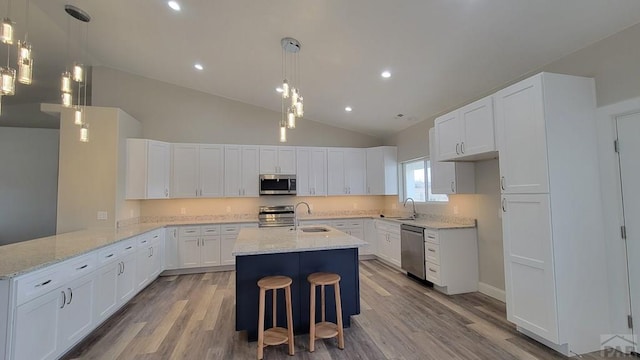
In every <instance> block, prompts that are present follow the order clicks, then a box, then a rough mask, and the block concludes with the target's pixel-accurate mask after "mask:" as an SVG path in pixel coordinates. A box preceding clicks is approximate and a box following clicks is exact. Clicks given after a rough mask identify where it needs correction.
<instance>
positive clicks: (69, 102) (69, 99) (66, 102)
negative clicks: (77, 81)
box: [62, 92, 73, 108]
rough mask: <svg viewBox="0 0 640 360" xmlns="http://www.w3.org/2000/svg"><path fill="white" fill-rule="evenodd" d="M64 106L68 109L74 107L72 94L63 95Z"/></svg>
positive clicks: (65, 93)
mask: <svg viewBox="0 0 640 360" xmlns="http://www.w3.org/2000/svg"><path fill="white" fill-rule="evenodd" d="M62 106H64V107H68V108H69V107H71V106H73V97H72V96H71V93H67V92H63V93H62Z"/></svg>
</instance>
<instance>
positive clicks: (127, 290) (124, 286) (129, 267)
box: [118, 248, 136, 307]
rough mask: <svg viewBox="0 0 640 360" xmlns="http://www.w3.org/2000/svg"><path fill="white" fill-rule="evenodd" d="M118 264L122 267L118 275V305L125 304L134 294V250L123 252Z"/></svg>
mask: <svg viewBox="0 0 640 360" xmlns="http://www.w3.org/2000/svg"><path fill="white" fill-rule="evenodd" d="M134 249H135V248H134ZM120 264H122V268H121V269H120V275H118V304H119V305H118V307H120V306H121V305H123V304H125V303H126V302H127V301H129V300H130V299H131V298H133V296H134V295H135V294H136V253H135V251H130V252H128V253H124V254H123V255H122V258H121V260H120Z"/></svg>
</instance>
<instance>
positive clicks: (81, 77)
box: [60, 5, 91, 125]
mask: <svg viewBox="0 0 640 360" xmlns="http://www.w3.org/2000/svg"><path fill="white" fill-rule="evenodd" d="M64 10H65V11H66V12H67V14H69V16H71V17H72V18H74V19H76V20H79V21H80V22H83V23H85V24H87V26H86V28H87V29H86V32H87V33H88V31H89V30H88V23H89V21H91V16H89V14H87V13H86V12H85V11H84V10H82V9H80V8H78V7H76V6H73V5H65V6H64ZM68 21H69V20H68ZM67 30H68V31H67V32H68V34H67V56H68V57H70V54H69V53H70V38H71V31H70V23H69V22H67ZM80 37H81V34H80ZM87 39H88V34H86V35H85V40H87ZM87 41H88V40H87ZM79 48H82V41H80V46H79ZM85 51H86V49H85ZM67 60H69V59H67ZM72 82H76V83H78V93H77V94H76V95H77V98H78V99H77V106H76V109H75V114H74V118H75V119H74V123H76V124H77V125H82V124H83V122H84V120H82V118H83V115H84V111H83V110H82V109H80V107H81V106H85V107H86V102H87V98H86V92H87V91H86V90H87V89H86V71H85V69H84V65H82V63H81V62H80V61H75V62H74V63H73V66H72V67H71V71H69V70H68V68H67V70H65V71H64V72H63V73H62V77H61V80H60V91H61V92H62V95H61V96H62V106H64V107H73V102H74V101H73V95H72V89H73V85H72ZM83 83H85V85H84V97H83V96H82V92H81V91H82V88H83V86H82V84H83ZM78 119H80V120H78Z"/></svg>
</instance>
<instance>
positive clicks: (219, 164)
mask: <svg viewBox="0 0 640 360" xmlns="http://www.w3.org/2000/svg"><path fill="white" fill-rule="evenodd" d="M223 164H224V147H223V146H222V145H200V165H199V168H200V196H201V197H222V195H223V194H224V189H223V180H224V175H223V171H224V167H223Z"/></svg>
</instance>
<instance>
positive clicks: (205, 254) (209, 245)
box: [200, 235, 220, 266]
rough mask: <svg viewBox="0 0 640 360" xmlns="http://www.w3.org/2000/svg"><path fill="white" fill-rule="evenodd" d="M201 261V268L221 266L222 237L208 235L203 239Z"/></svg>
mask: <svg viewBox="0 0 640 360" xmlns="http://www.w3.org/2000/svg"><path fill="white" fill-rule="evenodd" d="M200 259H201V265H200V266H218V265H220V235H206V236H203V237H202V242H201V246H200Z"/></svg>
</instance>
